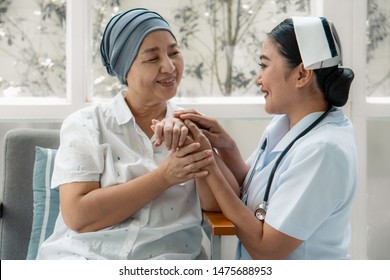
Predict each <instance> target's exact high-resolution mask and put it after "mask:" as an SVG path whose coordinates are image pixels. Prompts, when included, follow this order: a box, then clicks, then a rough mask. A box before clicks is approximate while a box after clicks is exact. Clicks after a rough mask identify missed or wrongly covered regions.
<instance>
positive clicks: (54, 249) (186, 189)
mask: <svg viewBox="0 0 390 280" xmlns="http://www.w3.org/2000/svg"><path fill="white" fill-rule="evenodd" d="M167 105H168V109H167V114H166V115H167V116H172V112H173V110H176V109H178V108H176V107H174V105H173V104H172V103H171V102H167ZM168 153H169V151H167V149H166V148H165V145H161V146H160V147H158V148H154V147H153V139H149V138H148V137H147V136H146V135H145V134H144V132H143V131H142V130H141V129H140V128H139V127H138V125H137V124H136V123H135V119H134V117H133V115H132V113H131V111H130V110H129V108H128V106H127V105H126V102H125V100H124V98H123V96H122V94H118V95H117V96H116V97H114V98H113V100H112V101H111V102H109V103H108V104H105V105H96V106H92V107H89V108H86V109H82V110H80V111H78V112H76V113H74V114H72V115H71V116H69V117H68V118H67V119H66V120H65V121H64V123H63V125H62V128H61V145H60V147H59V150H58V152H57V156H56V162H55V170H54V173H53V179H52V186H53V187H57V186H58V185H60V184H64V183H70V182H75V181H100V183H101V187H103V188H106V187H109V186H112V185H115V184H119V183H124V182H126V181H129V180H131V179H134V178H136V177H139V176H141V175H143V174H145V173H147V172H150V171H151V170H153V169H155V168H157V167H158V166H159V165H160V164H161V163H162V162H163V161H164V159H165V158H166V157H167V156H168ZM201 219H202V216H201V208H200V202H199V198H198V195H197V192H196V190H195V186H194V181H193V180H191V181H188V182H186V183H183V184H180V185H177V186H173V187H171V188H169V189H168V190H166V191H164V192H163V193H162V194H161V195H159V196H158V197H157V198H156V199H154V200H153V201H151V202H150V203H148V204H147V205H145V206H144V207H143V208H142V209H140V210H139V211H138V212H137V213H136V214H134V215H133V216H132V217H130V218H129V219H127V220H126V221H124V222H122V223H121V224H117V225H114V226H112V227H109V228H106V229H102V230H99V231H96V232H88V233H77V232H74V231H72V230H71V229H69V228H68V227H67V226H66V225H65V223H64V221H63V218H62V215H61V213H60V215H59V217H58V219H57V222H56V226H55V229H54V233H53V235H52V236H51V237H49V238H48V240H46V241H45V242H44V243H43V244H42V246H41V248H40V251H39V254H38V259H195V258H197V257H198V255H199V254H200V253H201V247H202V246H201V241H202V231H201Z"/></svg>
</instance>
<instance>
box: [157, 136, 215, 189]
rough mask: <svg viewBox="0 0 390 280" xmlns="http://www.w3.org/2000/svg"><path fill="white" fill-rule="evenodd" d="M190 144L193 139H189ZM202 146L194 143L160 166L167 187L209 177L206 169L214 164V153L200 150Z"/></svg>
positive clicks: (173, 154)
mask: <svg viewBox="0 0 390 280" xmlns="http://www.w3.org/2000/svg"><path fill="white" fill-rule="evenodd" d="M189 141H190V142H192V141H191V139H189ZM200 147H201V144H200V143H198V142H192V143H190V144H188V145H184V146H182V147H180V148H178V149H176V150H175V151H174V152H172V153H171V154H170V155H169V157H168V158H167V159H166V160H165V161H164V162H163V163H162V165H161V166H160V168H161V170H162V171H163V172H162V174H163V175H162V176H163V178H164V180H165V183H166V184H167V185H176V184H180V183H183V182H185V181H188V180H190V179H194V178H200V177H204V176H207V175H208V171H206V170H205V167H206V166H208V165H209V164H210V163H212V162H213V151H212V150H210V149H206V150H200Z"/></svg>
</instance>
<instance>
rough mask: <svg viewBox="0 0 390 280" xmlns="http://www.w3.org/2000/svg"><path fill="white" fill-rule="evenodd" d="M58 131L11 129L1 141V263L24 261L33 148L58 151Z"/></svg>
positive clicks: (30, 215)
mask: <svg viewBox="0 0 390 280" xmlns="http://www.w3.org/2000/svg"><path fill="white" fill-rule="evenodd" d="M58 145H59V131H58V130H44V129H14V130H11V131H9V132H7V134H6V135H5V137H4V143H3V157H2V160H3V163H2V166H3V170H2V172H3V173H2V182H1V185H0V197H1V208H0V217H1V218H0V259H2V260H13V259H16V260H23V259H26V256H27V250H28V244H29V241H30V234H31V227H32V219H33V190H32V178H33V168H34V159H35V146H40V147H44V148H58Z"/></svg>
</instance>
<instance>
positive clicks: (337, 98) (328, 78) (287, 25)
mask: <svg viewBox="0 0 390 280" xmlns="http://www.w3.org/2000/svg"><path fill="white" fill-rule="evenodd" d="M333 31H334V32H336V31H335V30H333ZM267 36H268V38H270V39H272V40H273V41H274V42H275V43H276V44H275V45H276V47H277V49H278V51H279V53H280V54H281V55H282V56H283V57H284V58H285V60H286V62H287V65H288V66H289V67H291V68H295V67H296V66H298V65H299V64H300V63H302V58H301V54H300V53H299V47H298V42H297V39H296V36H295V31H294V25H293V21H292V19H291V18H288V19H285V20H284V21H282V22H281V23H280V24H279V25H277V26H276V27H275V28H274V29H273V30H272V31H271V32H269V33H267ZM337 39H338V37H337V33H336V44H338V45H339V48H340V49H341V45H340V42H339V41H338V40H337ZM314 72H315V74H316V80H317V84H318V86H319V88H320V90H321V91H322V93H323V94H324V98H325V100H326V101H327V102H328V103H329V104H331V105H334V106H337V107H341V106H344V105H345V103H347V100H348V94H349V89H350V86H351V83H352V80H353V78H354V73H353V71H352V70H351V69H349V68H344V67H339V66H332V67H327V68H321V69H316V70H314Z"/></svg>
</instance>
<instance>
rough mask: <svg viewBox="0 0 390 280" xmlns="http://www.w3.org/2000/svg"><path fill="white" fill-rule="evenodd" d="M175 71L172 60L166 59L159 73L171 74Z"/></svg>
mask: <svg viewBox="0 0 390 280" xmlns="http://www.w3.org/2000/svg"><path fill="white" fill-rule="evenodd" d="M175 69H176V67H175V64H174V63H173V60H172V59H171V58H170V57H166V58H165V59H163V61H162V64H161V72H162V73H172V72H173V71H174V70H175Z"/></svg>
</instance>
